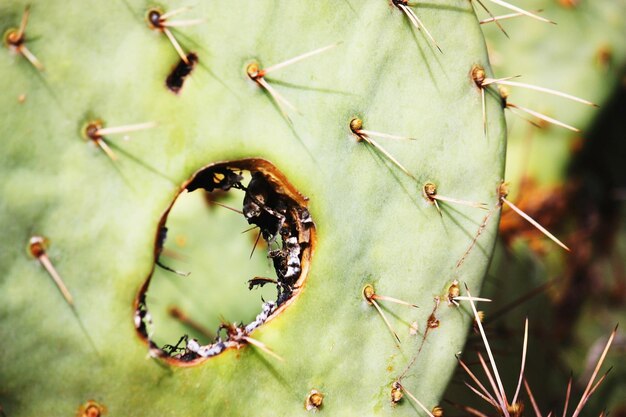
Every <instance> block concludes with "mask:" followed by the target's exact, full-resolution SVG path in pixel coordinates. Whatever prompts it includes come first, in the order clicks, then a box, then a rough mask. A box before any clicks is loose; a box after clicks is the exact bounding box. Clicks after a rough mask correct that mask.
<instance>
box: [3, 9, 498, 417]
mask: <svg viewBox="0 0 626 417" xmlns="http://www.w3.org/2000/svg"><path fill="white" fill-rule="evenodd" d="M187 6H189V3H185V2H179V1H172V2H167V3H165V2H163V3H162V4H153V3H151V2H146V1H144V0H124V1H122V0H116V1H111V2H101V1H95V0H88V1H81V2H72V3H67V2H61V1H57V0H54V1H53V0H50V1H34V2H32V3H31V4H30V8H28V6H27V3H26V2H24V1H14V0H9V1H4V2H3V3H2V4H1V5H0V29H1V30H2V31H3V33H5V37H4V48H3V49H2V50H0V52H1V53H0V74H1V77H0V79H1V80H2V81H0V94H1V95H0V100H1V105H2V109H3V111H2V116H1V119H0V137H1V138H2V145H3V146H2V151H1V152H0V189H1V193H2V202H1V203H0V207H1V209H0V229H1V230H2V240H1V247H2V250H1V251H0V270H1V271H2V277H1V278H0V320H2V326H0V340H2V341H3V344H2V345H3V354H2V359H1V360H0V405H1V407H2V410H3V411H4V412H5V413H6V415H7V416H11V417H14V416H33V415H49V416H53V415H54V416H57V415H58V416H61V415H64V416H68V415H69V416H71V415H93V414H87V411H88V409H89V408H90V407H92V410H95V409H97V410H98V411H97V413H98V415H100V413H103V412H104V410H106V411H107V413H108V414H110V415H112V416H123V415H128V416H154V415H159V416H180V415H185V416H213V415H224V416H298V415H307V414H308V413H310V412H314V411H319V412H320V413H321V414H326V415H332V416H364V415H380V416H384V415H394V416H413V415H416V414H422V413H423V411H422V410H421V409H420V408H419V407H418V406H417V405H416V404H415V403H414V402H412V401H411V400H410V399H409V398H408V397H407V396H406V395H405V396H404V398H403V399H399V395H398V392H397V390H395V391H394V390H392V387H393V386H394V385H393V384H394V382H397V381H399V380H401V383H402V387H403V389H405V390H406V391H408V392H411V393H412V394H413V395H414V396H415V397H416V398H417V399H419V401H421V402H422V403H423V404H424V405H425V406H426V407H427V408H428V409H432V408H433V407H434V406H436V405H437V404H438V403H439V401H440V398H441V395H442V393H443V391H444V389H445V387H446V385H447V384H448V381H449V378H450V376H451V375H452V372H453V370H454V368H455V367H456V364H457V362H456V359H455V354H456V353H457V352H459V351H460V350H462V348H463V345H464V341H465V338H466V334H467V330H468V327H469V324H470V322H471V314H470V313H469V308H468V307H467V306H466V305H464V303H463V302H461V303H460V305H458V306H457V305H456V304H455V303H453V302H451V300H450V299H449V297H448V295H449V290H450V286H451V285H452V284H453V282H454V280H458V281H459V282H461V283H467V285H468V286H469V287H470V288H471V289H472V290H473V294H477V293H478V292H479V289H480V286H481V283H482V279H483V276H484V275H485V272H486V270H487V268H488V265H489V261H490V259H491V255H492V251H493V248H494V244H495V234H496V228H497V224H498V219H499V211H500V210H499V209H500V200H499V197H500V196H499V192H498V187H499V185H500V183H501V181H502V180H503V175H504V161H505V156H506V155H505V149H506V133H505V130H506V129H505V122H504V117H503V110H502V106H501V103H500V101H499V99H498V98H497V97H496V96H494V95H491V94H487V100H486V105H487V113H488V116H489V117H488V118H487V125H486V130H487V134H485V132H484V127H483V121H482V111H481V108H482V105H481V91H480V89H479V88H478V87H477V86H476V83H475V82H474V80H473V79H472V69H473V68H475V67H476V66H481V67H483V68H484V69H485V71H486V72H487V74H489V75H491V70H490V66H489V62H488V58H487V51H486V47H485V42H484V38H483V34H482V32H481V28H480V25H479V22H478V19H477V17H476V15H475V13H474V10H473V6H472V4H471V3H470V2H469V1H467V0H446V1H444V2H419V4H418V5H417V6H411V8H410V9H404V7H409V6H405V5H404V2H402V1H394V2H389V1H387V0H367V1H359V2H357V1H354V0H349V1H348V0H345V1H327V0H323V1H318V2H314V4H313V3H311V2H303V1H275V0H255V1H239V0H237V1H230V2H199V3H198V4H196V5H195V6H194V7H193V8H191V9H180V8H185V7H187ZM25 10H27V13H28V17H29V19H28V22H27V24H26V26H25V30H24V31H23V36H19V35H21V33H20V30H19V29H17V31H13V32H11V28H19V26H20V21H22V17H23V14H24V11H25ZM406 10H413V11H414V12H415V14H416V15H417V16H419V19H420V21H421V23H422V24H423V27H422V30H418V29H417V28H415V27H414V26H413V25H412V24H411V21H410V20H409V18H408V16H407V14H406V13H405V12H406ZM150 11H152V12H153V13H150ZM172 11H180V13H178V14H177V15H176V16H171V15H169V14H168V13H171V12H172ZM163 16H165V18H163ZM160 18H162V19H160ZM196 19H199V20H196ZM189 20H191V21H189ZM177 22H178V23H180V22H182V23H183V24H182V26H174V25H175V24H176V23H177ZM170 23H171V24H172V26H169V24H170ZM426 28H427V29H428V32H427V31H426V30H425V29H426ZM168 33H169V34H171V35H172V37H173V38H175V39H176V40H177V41H178V42H179V43H180V46H181V48H182V51H184V52H183V56H185V57H186V60H187V63H185V62H184V61H183V60H182V57H181V56H180V54H178V53H177V51H176V50H175V48H174V47H173V46H172V43H171V42H170V41H169V40H168ZM428 34H430V35H432V37H433V39H434V40H435V41H436V45H435V43H434V41H433V40H431V39H429V36H428ZM326 46H328V48H327V49H324V50H320V48H324V47H326ZM438 47H440V48H441V51H442V52H440V51H439V50H438ZM309 52H315V54H311V55H310V56H306V57H304V56H302V54H306V53H309ZM30 54H32V56H31V59H30V61H29V60H28V59H27V58H28V57H29V56H30ZM34 57H36V58H34ZM295 57H301V58H302V59H301V60H300V61H298V62H291V64H290V65H286V66H283V67H279V68H275V69H274V68H273V67H272V66H273V65H276V64H279V63H283V62H285V61H288V60H290V59H292V58H295ZM35 59H36V60H35ZM37 67H41V68H37ZM264 69H268V73H267V74H265V73H263V70H264ZM269 69H272V70H271V71H270V70H269ZM167 85H169V87H170V88H168V86H167ZM292 107H293V108H292ZM136 124H140V125H139V126H137V127H138V130H136V131H132V132H126V133H124V134H121V135H119V134H118V135H116V134H115V132H114V131H111V130H106V129H111V128H116V127H120V126H129V125H136ZM148 127H150V128H148ZM372 131H373V132H381V133H384V134H387V135H396V136H400V137H404V139H397V138H396V139H391V138H385V137H380V136H377V135H376V134H375V133H371V132H372ZM367 132H370V133H367ZM126 139H129V140H126ZM240 174H241V177H239V175H240ZM426 183H432V184H435V185H436V188H437V191H436V194H430V195H426V194H425V193H424V185H425V184H426ZM195 188H198V189H197V190H195V191H192V192H191V193H189V192H188V191H191V190H192V189H195ZM203 188H204V189H207V190H208V191H211V189H213V188H217V189H221V190H223V191H228V193H227V194H226V197H224V196H223V195H221V194H220V195H217V194H219V193H216V192H213V193H211V194H210V195H209V196H208V197H211V198H212V199H218V201H222V202H224V203H226V204H228V205H231V206H234V207H235V208H236V209H238V210H243V214H244V216H242V215H241V214H237V213H233V212H230V211H228V210H226V209H224V208H222V207H219V206H217V207H216V206H211V207H205V206H206V205H207V203H206V202H205V201H204V200H205V199H206V197H207V195H205V194H207V193H208V191H204V190H203ZM257 190H261V191H257ZM178 196H180V198H179V199H178V200H177V201H176V203H174V201H175V200H176V198H177V197H178ZM446 197H447V198H451V199H456V200H463V201H465V202H472V204H471V205H475V206H479V207H472V206H468V205H464V204H459V203H458V202H457V203H455V202H451V201H444V200H443V198H446ZM434 203H436V204H434ZM474 203H476V204H474ZM478 203H481V204H484V206H483V205H481V204H478ZM172 204H174V206H173V208H172V210H171V215H170V216H169V217H168V218H167V219H166V218H165V217H164V216H165V214H167V212H168V210H169V209H170V207H171V206H172ZM309 214H310V218H309V217H308V216H309ZM310 219H312V220H310ZM485 219H489V221H485ZM246 220H247V221H246ZM247 223H251V226H254V225H259V226H261V227H260V229H261V231H262V232H263V235H264V237H265V238H267V240H269V241H270V242H266V243H264V244H262V245H259V246H258V247H257V249H256V252H255V255H254V256H253V257H252V258H251V259H250V251H251V248H252V245H253V241H254V239H253V238H254V237H255V236H250V235H247V234H243V235H242V234H241V233H240V232H242V231H243V230H244V229H245V228H246V227H247ZM313 223H314V224H313ZM163 226H165V227H167V229H168V233H169V234H168V236H167V238H166V239H165V241H164V242H163V239H162V238H163V228H162V227H163ZM250 233H251V234H252V235H254V234H255V233H256V232H255V231H252V232H250ZM34 236H42V237H45V238H47V242H46V243H47V245H45V246H44V245H41V244H40V243H43V242H40V241H35V242H33V241H32V239H31V238H33V237H34ZM294 239H295V242H296V243H295V244H294V243H293V242H294ZM29 242H31V244H30V245H29ZM233 242H234V243H233ZM160 243H163V245H161V244H160ZM294 245H295V246H294ZM294 247H295V249H294ZM238 252H239V255H238V256H236V253H238ZM203 254H205V255H203ZM233 254H235V255H233ZM178 255H180V256H179V257H178V258H177V256H178ZM268 257H269V258H271V259H269V258H268ZM294 257H295V258H294ZM277 259H278V260H279V261H280V260H284V262H283V263H281V262H277ZM46 260H49V262H50V264H51V265H53V266H54V268H55V269H56V271H57V272H58V274H59V275H60V277H61V279H62V280H63V283H64V284H65V285H66V286H67V291H68V292H69V294H71V297H72V298H71V299H69V294H65V297H64V294H63V293H62V292H61V291H59V288H57V287H58V286H57V285H55V282H54V281H53V280H52V279H50V274H49V273H48V272H47V271H46V269H45V268H44V266H46V265H45V264H46ZM156 261H158V262H159V263H161V264H163V265H166V266H167V267H170V268H172V269H176V270H180V271H189V272H191V275H189V276H188V277H183V276H180V275H178V274H176V273H174V272H170V271H167V270H166V269H163V268H161V267H159V266H155V262H156ZM291 262H295V264H297V265H296V267H293V266H292V264H291ZM277 264H278V266H277V267H275V266H276V265H277ZM289 268H292V269H289ZM294 268H295V269H297V270H298V272H297V273H294V272H293V271H292V270H293V269H294ZM294 274H295V275H294ZM283 275H284V276H283ZM287 275H289V277H287ZM255 276H269V278H273V279H278V283H279V285H278V287H280V288H279V294H280V295H279V296H278V298H277V296H276V287H277V286H276V285H274V284H273V283H270V284H268V285H265V286H264V287H263V288H262V289H253V290H252V291H251V292H250V294H251V295H250V294H247V293H248V292H249V290H248V288H247V287H248V283H247V281H248V280H249V279H252V278H254V277H255ZM367 284H370V285H372V286H373V287H372V288H373V289H375V292H376V294H378V295H380V296H383V297H384V296H386V297H394V298H398V299H401V300H404V301H407V302H409V303H414V304H417V305H418V306H419V308H413V307H408V306H405V305H399V304H395V303H392V302H389V301H386V300H384V299H382V298H381V299H378V301H376V298H375V297H372V296H371V295H372V294H371V293H368V292H367V291H365V293H366V295H368V298H364V288H370V287H366V286H367ZM454 288H456V287H454ZM460 288H461V293H464V292H465V290H464V287H463V285H462V284H461V285H460ZM261 297H263V299H264V300H265V303H264V301H262V300H261ZM70 300H71V301H72V303H70V302H69V301H70ZM437 300H438V301H437ZM271 302H273V303H278V304H279V305H280V306H279V307H272V304H271ZM172 305H176V306H177V307H179V308H181V309H182V310H184V312H185V313H186V314H187V315H188V316H189V317H190V318H192V319H193V320H195V321H197V322H199V323H201V324H202V325H203V326H206V327H208V328H209V329H210V330H211V331H213V332H216V331H217V330H218V329H217V326H218V324H219V323H220V322H223V323H227V324H228V325H227V326H225V327H227V328H226V329H222V330H221V332H220V333H219V334H220V339H217V340H214V341H211V340H209V339H208V338H205V339H202V337H201V336H200V335H199V334H197V332H194V331H193V330H190V329H189V328H188V326H184V325H182V324H180V323H176V322H174V321H173V320H172V319H171V317H170V318H168V314H167V309H168V308H170V307H171V306H172ZM377 307H380V309H381V311H382V312H383V314H384V316H383V315H381V314H379V311H378V310H377ZM264 309H266V310H268V311H266V312H267V313H268V314H269V315H270V317H269V318H268V319H267V320H265V317H262V319H261V321H262V322H264V323H261V322H259V323H258V324H259V326H258V328H256V329H252V330H250V331H247V330H246V329H245V325H246V324H247V323H250V322H251V321H253V320H255V316H256V315H257V314H260V313H262V311H263V310H264ZM148 312H149V315H148ZM150 316H151V317H152V320H150V318H149V317H150ZM220 316H221V317H220ZM385 320H388V321H389V323H390V325H391V328H393V330H394V331H395V332H396V334H397V340H396V338H395V337H394V335H393V334H392V331H391V330H390V329H389V328H388V327H387V326H386V325H385ZM240 322H244V325H243V326H241V325H239V323H240ZM185 333H188V334H189V339H188V340H187V341H186V342H185V341H184V340H183V341H182V342H181V344H180V345H179V346H178V349H177V350H176V349H172V348H170V349H169V350H168V349H167V348H166V347H165V346H164V345H166V344H171V345H176V343H177V342H178V339H179V338H180V337H182V336H183V335H184V334H185ZM195 338H197V339H198V340H199V343H200V344H206V347H205V348H204V350H202V349H200V350H199V349H198V348H197V347H194V346H195V345H193V344H192V343H191V341H195ZM217 346H222V347H224V346H225V347H226V348H225V349H224V351H222V352H221V353H219V354H215V355H211V356H210V357H204V356H206V355H203V354H199V353H198V352H203V353H206V351H207V350H210V349H211V348H215V349H217ZM264 347H265V348H264ZM220 349H221V348H220ZM409 365H410V366H409ZM396 387H397V385H396ZM392 394H393V396H394V397H393V398H395V399H396V400H397V401H395V402H394V401H392ZM89 401H93V403H89ZM100 407H101V408H100Z"/></svg>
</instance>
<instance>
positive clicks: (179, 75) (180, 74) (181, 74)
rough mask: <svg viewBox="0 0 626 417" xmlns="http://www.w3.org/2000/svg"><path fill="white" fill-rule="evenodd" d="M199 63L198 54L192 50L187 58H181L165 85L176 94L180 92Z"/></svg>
mask: <svg viewBox="0 0 626 417" xmlns="http://www.w3.org/2000/svg"><path fill="white" fill-rule="evenodd" d="M197 63H198V55H196V54H195V53H194V52H190V53H189V54H188V55H187V56H186V58H185V59H181V60H180V61H179V62H178V64H177V65H176V66H175V67H174V69H172V72H171V73H170V74H169V75H168V76H167V78H166V79H165V85H166V86H167V88H168V89H169V90H170V91H172V92H173V93H174V94H179V93H180V90H181V89H182V88H183V85H184V84H185V80H186V79H187V78H188V77H189V76H190V75H191V73H192V71H193V70H194V68H195V67H196V64H197Z"/></svg>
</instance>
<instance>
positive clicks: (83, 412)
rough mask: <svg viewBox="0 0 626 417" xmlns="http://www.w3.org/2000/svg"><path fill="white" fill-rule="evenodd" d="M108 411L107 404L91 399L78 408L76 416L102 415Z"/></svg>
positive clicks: (95, 416) (94, 416)
mask: <svg viewBox="0 0 626 417" xmlns="http://www.w3.org/2000/svg"><path fill="white" fill-rule="evenodd" d="M106 413H107V409H106V407H105V406H103V405H101V404H98V403H97V402H95V401H93V400H89V401H87V402H86V403H85V404H83V405H81V406H80V407H79V408H78V412H77V413H76V417H102V416H104V415H105V414H106Z"/></svg>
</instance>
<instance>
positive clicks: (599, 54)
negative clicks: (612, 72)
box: [596, 45, 614, 70]
mask: <svg viewBox="0 0 626 417" xmlns="http://www.w3.org/2000/svg"><path fill="white" fill-rule="evenodd" d="M613 58H614V56H613V49H612V48H611V46H610V45H601V46H600V47H599V48H598V50H597V51H596V61H597V63H598V66H599V67H600V68H602V69H604V70H607V69H609V68H610V67H611V65H612V64H613Z"/></svg>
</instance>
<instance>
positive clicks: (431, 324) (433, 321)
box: [426, 313, 440, 329]
mask: <svg viewBox="0 0 626 417" xmlns="http://www.w3.org/2000/svg"><path fill="white" fill-rule="evenodd" d="M439 324H440V322H439V319H438V318H437V316H435V313H432V314H431V315H430V316H428V320H427V321H426V325H427V326H428V328H429V329H436V328H438V327H439Z"/></svg>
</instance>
